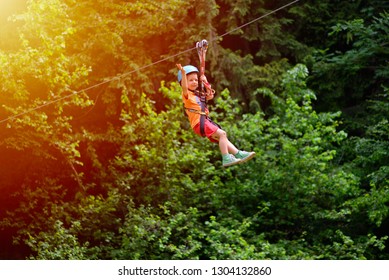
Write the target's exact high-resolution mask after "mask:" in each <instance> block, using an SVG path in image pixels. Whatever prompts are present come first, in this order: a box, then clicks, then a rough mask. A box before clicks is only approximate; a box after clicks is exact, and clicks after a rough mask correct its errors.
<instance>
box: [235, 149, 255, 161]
mask: <svg viewBox="0 0 389 280" xmlns="http://www.w3.org/2000/svg"><path fill="white" fill-rule="evenodd" d="M254 156H255V152H251V153H250V155H248V156H247V157H245V158H244V159H240V162H239V163H245V162H247V161H249V160H250V159H252V158H253V157H254Z"/></svg>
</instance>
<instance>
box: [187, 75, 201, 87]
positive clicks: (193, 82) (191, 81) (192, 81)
mask: <svg viewBox="0 0 389 280" xmlns="http://www.w3.org/2000/svg"><path fill="white" fill-rule="evenodd" d="M187 80H188V88H189V89H190V90H195V89H196V88H197V87H198V85H199V79H198V77H197V73H190V74H188V75H187Z"/></svg>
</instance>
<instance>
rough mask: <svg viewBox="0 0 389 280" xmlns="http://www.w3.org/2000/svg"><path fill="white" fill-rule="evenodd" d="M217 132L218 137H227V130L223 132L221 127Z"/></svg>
mask: <svg viewBox="0 0 389 280" xmlns="http://www.w3.org/2000/svg"><path fill="white" fill-rule="evenodd" d="M218 132H219V133H218V134H219V137H220V138H227V132H225V131H224V130H222V129H219V131H218Z"/></svg>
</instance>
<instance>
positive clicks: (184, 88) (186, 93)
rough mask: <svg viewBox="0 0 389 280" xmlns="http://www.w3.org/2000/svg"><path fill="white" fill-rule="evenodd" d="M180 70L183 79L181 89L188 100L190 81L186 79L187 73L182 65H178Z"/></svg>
mask: <svg viewBox="0 0 389 280" xmlns="http://www.w3.org/2000/svg"><path fill="white" fill-rule="evenodd" d="M176 66H177V68H178V70H180V71H181V75H182V79H181V87H182V93H183V94H184V97H185V98H188V81H187V79H186V72H185V69H184V68H183V67H182V65H181V64H179V63H178V64H176Z"/></svg>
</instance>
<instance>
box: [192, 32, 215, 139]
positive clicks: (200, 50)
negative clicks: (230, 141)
mask: <svg viewBox="0 0 389 280" xmlns="http://www.w3.org/2000/svg"><path fill="white" fill-rule="evenodd" d="M207 48H208V42H207V40H205V39H204V40H202V41H200V42H197V43H196V49H197V54H198V55H199V59H200V73H199V74H200V77H201V76H203V75H204V73H205V55H206V53H207ZM207 89H208V90H211V91H214V90H213V89H212V88H211V85H210V84H209V83H207V82H204V81H201V80H200V89H199V90H190V91H191V92H193V93H194V94H195V95H196V96H197V97H198V98H199V100H200V108H201V110H196V109H192V108H185V110H186V111H188V112H191V113H195V114H199V115H200V133H201V136H203V137H205V136H206V134H205V120H206V119H208V120H209V121H210V122H212V123H213V124H215V125H216V126H218V127H219V128H221V127H220V125H218V124H217V123H215V122H213V121H212V120H211V119H210V118H209V117H208V115H207V113H206V109H207V98H206V93H207Z"/></svg>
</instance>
